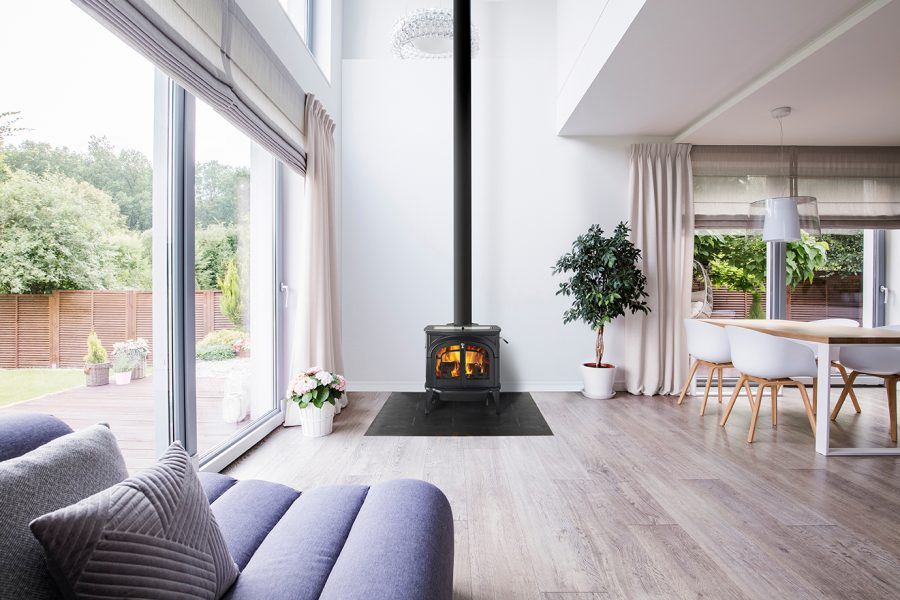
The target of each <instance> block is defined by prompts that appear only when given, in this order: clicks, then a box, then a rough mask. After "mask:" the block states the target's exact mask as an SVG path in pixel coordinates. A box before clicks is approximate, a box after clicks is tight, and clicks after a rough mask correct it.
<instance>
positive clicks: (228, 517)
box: [212, 480, 300, 569]
mask: <svg viewBox="0 0 900 600" xmlns="http://www.w3.org/2000/svg"><path fill="white" fill-rule="evenodd" d="M299 496H300V492H298V491H297V490H294V489H291V488H289V487H287V486H286V485H281V484H280V483H272V482H270V481H259V480H249V481H238V482H237V483H235V484H234V485H233V486H232V487H230V488H229V489H228V490H227V491H226V492H224V493H223V494H222V495H221V496H219V498H218V499H217V500H216V501H215V502H213V503H212V511H213V514H214V515H215V516H216V521H217V522H218V523H219V529H221V531H222V537H223V538H225V543H226V545H227V546H228V551H229V552H230V553H231V557H232V558H233V559H234V562H236V563H237V566H238V568H239V569H243V568H244V567H246V566H247V563H248V562H250V557H251V556H253V553H254V552H256V549H257V548H259V545H260V544H261V543H262V541H263V540H264V539H265V538H266V536H267V535H268V534H269V531H271V530H272V528H273V527H275V524H276V523H278V521H279V519H281V517H282V516H283V515H284V513H285V511H287V509H288V508H290V506H291V504H293V502H294V500H296V499H297V498H298V497H299Z"/></svg>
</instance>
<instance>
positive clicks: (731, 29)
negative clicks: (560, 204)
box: [560, 0, 900, 145]
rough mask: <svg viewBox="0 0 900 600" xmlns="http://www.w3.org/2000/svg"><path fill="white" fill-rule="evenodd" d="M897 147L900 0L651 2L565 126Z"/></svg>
mask: <svg viewBox="0 0 900 600" xmlns="http://www.w3.org/2000/svg"><path fill="white" fill-rule="evenodd" d="M783 105H789V106H792V107H793V109H794V113H793V115H792V116H791V118H790V119H788V120H786V121H785V123H784V125H785V142H786V143H789V144H797V145H900V0H896V1H892V0H869V1H861V0H791V1H790V2H786V1H784V0H755V1H753V2H722V1H721V0H678V1H677V2H672V1H671V0H647V1H646V3H645V4H644V6H643V8H641V10H640V12H639V13H638V16H637V17H636V18H635V19H634V21H633V22H632V24H631V26H630V27H629V28H628V31H627V32H626V33H625V35H624V36H623V38H622V40H621V42H620V43H619V44H618V45H617V46H616V48H615V49H614V50H613V52H612V53H611V55H610V56H609V58H608V59H607V60H606V62H605V64H603V66H602V68H601V69H600V71H599V73H597V76H596V78H595V79H594V81H593V82H592V84H591V85H590V87H589V88H588V90H587V92H586V93H585V94H584V96H583V97H582V98H581V100H580V102H578V103H577V106H575V108H574V110H572V111H571V114H570V115H569V116H568V118H567V119H565V120H564V124H563V125H562V127H561V131H560V133H561V134H563V135H648V136H666V137H674V138H676V139H677V140H678V141H684V142H691V143H705V144H771V143H777V140H778V138H777V127H776V126H775V125H774V123H773V121H772V119H771V117H770V116H769V110H770V109H771V108H774V107H776V106H783Z"/></svg>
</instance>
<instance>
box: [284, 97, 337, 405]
mask: <svg viewBox="0 0 900 600" xmlns="http://www.w3.org/2000/svg"><path fill="white" fill-rule="evenodd" d="M334 160H335V159H334V121H332V120H331V117H330V116H328V112H327V111H326V110H325V107H324V106H322V103H321V102H319V100H318V99H316V97H315V96H313V95H312V94H307V96H306V183H305V196H306V197H305V202H304V203H303V210H302V211H300V214H301V216H300V217H299V219H298V220H299V222H298V223H296V227H297V228H299V233H298V235H299V236H301V237H300V257H299V258H300V265H301V267H300V281H301V285H300V289H298V290H296V293H297V313H296V327H295V332H294V337H293V352H292V360H291V373H292V374H293V373H297V372H299V371H301V370H304V369H307V368H309V367H311V366H320V367H322V368H323V369H326V370H329V371H335V372H338V373H343V369H344V364H343V357H342V353H341V309H340V289H339V280H338V257H337V215H336V207H335V180H334ZM285 235H292V233H291V230H290V229H287V230H286V231H285ZM344 398H346V396H344ZM345 403H346V400H345Z"/></svg>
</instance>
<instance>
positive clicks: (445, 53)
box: [391, 8, 479, 58]
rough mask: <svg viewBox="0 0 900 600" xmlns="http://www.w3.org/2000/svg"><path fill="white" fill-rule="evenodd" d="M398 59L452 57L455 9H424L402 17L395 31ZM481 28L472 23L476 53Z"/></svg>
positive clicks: (394, 37)
mask: <svg viewBox="0 0 900 600" xmlns="http://www.w3.org/2000/svg"><path fill="white" fill-rule="evenodd" d="M391 47H392V48H393V51H394V55H395V56H396V57H397V58H450V57H451V56H453V11H452V10H450V9H447V8H420V9H417V10H414V11H413V12H411V13H410V14H408V15H406V16H405V17H401V18H400V19H399V20H398V21H397V22H396V23H395V24H394V29H393V31H391ZM478 47H479V45H478V29H477V28H476V27H475V25H472V56H475V55H476V54H478Z"/></svg>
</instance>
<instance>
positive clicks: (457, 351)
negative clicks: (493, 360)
mask: <svg viewBox="0 0 900 600" xmlns="http://www.w3.org/2000/svg"><path fill="white" fill-rule="evenodd" d="M460 346H462V347H460ZM463 358H465V360H462V359H463ZM463 368H465V372H466V379H486V378H487V377H488V374H489V371H488V370H489V368H490V359H489V358H488V352H487V350H486V349H485V348H482V347H480V346H466V345H464V344H463V345H461V344H455V345H452V346H444V347H443V348H441V349H440V350H438V353H437V357H436V359H435V376H436V377H437V378H438V379H456V378H458V377H459V376H460V372H461V371H462V369H463Z"/></svg>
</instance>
